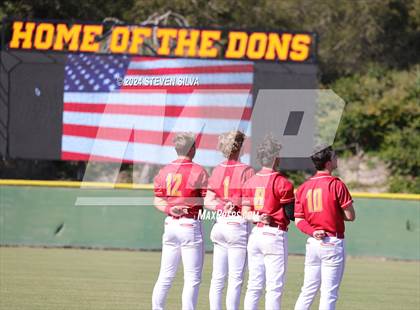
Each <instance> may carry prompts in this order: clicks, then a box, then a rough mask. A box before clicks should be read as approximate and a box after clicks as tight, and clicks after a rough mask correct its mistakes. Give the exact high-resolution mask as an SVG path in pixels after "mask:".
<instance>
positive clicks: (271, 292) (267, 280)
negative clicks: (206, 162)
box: [243, 137, 294, 310]
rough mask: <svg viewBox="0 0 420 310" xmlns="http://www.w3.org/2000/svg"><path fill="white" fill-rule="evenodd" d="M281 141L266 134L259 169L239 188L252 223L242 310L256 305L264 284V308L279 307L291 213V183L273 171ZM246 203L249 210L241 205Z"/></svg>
mask: <svg viewBox="0 0 420 310" xmlns="http://www.w3.org/2000/svg"><path fill="white" fill-rule="evenodd" d="M280 148H281V145H280V144H279V143H278V142H276V141H275V140H274V139H273V138H271V137H267V138H266V139H264V141H263V143H262V144H261V146H260V147H259V148H258V150H257V159H258V160H259V162H260V163H261V165H262V169H261V170H260V171H259V172H257V173H256V175H255V176H253V177H252V178H251V179H249V180H248V181H247V182H246V183H245V186H244V190H243V196H244V198H243V205H244V207H243V212H244V213H245V212H246V214H247V217H249V215H252V220H253V221H254V222H255V223H256V226H255V227H254V228H253V230H252V233H251V235H250V237H249V242H248V269H249V279H248V287H247V292H246V295H245V301H244V308H245V310H254V309H258V302H259V299H260V296H261V293H262V290H263V288H264V285H265V287H266V295H265V309H267V310H277V309H280V304H281V295H282V292H283V288H284V282H285V273H286V267H287V255H288V248H287V247H288V245H287V228H288V225H289V223H290V220H289V217H292V216H293V202H294V194H293V185H292V183H290V182H289V181H288V180H287V179H286V178H285V177H284V176H283V175H282V174H280V173H279V172H278V171H277V167H278V165H279V152H280ZM245 206H249V207H250V209H249V210H250V211H247V209H245Z"/></svg>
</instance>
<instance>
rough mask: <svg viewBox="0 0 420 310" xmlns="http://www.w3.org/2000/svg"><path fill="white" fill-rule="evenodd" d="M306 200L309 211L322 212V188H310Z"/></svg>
mask: <svg viewBox="0 0 420 310" xmlns="http://www.w3.org/2000/svg"><path fill="white" fill-rule="evenodd" d="M306 202H307V203H308V211H309V212H310V213H313V212H321V211H322V189H320V188H315V189H314V190H312V189H310V190H308V192H307V193H306Z"/></svg>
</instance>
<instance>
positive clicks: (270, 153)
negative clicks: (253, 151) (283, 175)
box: [257, 135, 282, 167]
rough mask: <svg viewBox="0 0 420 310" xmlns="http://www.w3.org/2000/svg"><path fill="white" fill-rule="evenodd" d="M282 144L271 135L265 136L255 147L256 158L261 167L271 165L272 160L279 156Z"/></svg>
mask: <svg viewBox="0 0 420 310" xmlns="http://www.w3.org/2000/svg"><path fill="white" fill-rule="evenodd" d="M281 147H282V145H281V144H280V142H279V141H278V140H277V139H275V138H274V137H273V136H272V135H267V136H265V138H264V140H263V142H261V144H260V145H259V146H258V149H257V160H258V162H259V163H260V164H261V165H262V166H263V167H271V165H272V164H273V162H274V160H275V159H276V158H277V157H279V153H280V150H281Z"/></svg>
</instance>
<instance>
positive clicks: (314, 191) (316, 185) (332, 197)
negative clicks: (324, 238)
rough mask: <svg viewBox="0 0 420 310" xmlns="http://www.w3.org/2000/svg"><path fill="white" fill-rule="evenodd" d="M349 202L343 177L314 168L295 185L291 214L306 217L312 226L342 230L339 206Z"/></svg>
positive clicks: (342, 222) (342, 219)
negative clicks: (311, 175) (300, 182)
mask: <svg viewBox="0 0 420 310" xmlns="http://www.w3.org/2000/svg"><path fill="white" fill-rule="evenodd" d="M352 203H353V200H352V198H351V195H350V192H349V190H348V189H347V187H346V185H345V184H344V183H343V181H341V180H340V179H339V178H337V177H334V176H332V175H330V174H329V173H328V172H318V173H317V174H315V175H314V176H313V177H311V178H309V179H308V180H307V181H305V182H304V183H303V184H302V185H301V186H299V188H298V190H297V192H296V202H295V217H296V218H304V219H306V221H308V223H309V224H310V225H311V226H312V227H313V228H315V229H316V230H318V229H323V230H325V231H327V232H330V233H334V234H335V233H337V234H343V233H344V213H343V209H345V208H347V207H348V206H350V205H351V204H352Z"/></svg>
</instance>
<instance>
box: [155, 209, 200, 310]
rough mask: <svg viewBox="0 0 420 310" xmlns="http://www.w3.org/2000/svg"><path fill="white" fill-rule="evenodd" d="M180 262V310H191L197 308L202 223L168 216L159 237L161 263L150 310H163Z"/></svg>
mask: <svg viewBox="0 0 420 310" xmlns="http://www.w3.org/2000/svg"><path fill="white" fill-rule="evenodd" d="M181 258H182V263H183V267H184V288H183V291H182V309H183V310H193V309H195V307H196V305H197V298H198V290H199V286H200V282H201V272H202V269H203V259H204V247H203V229H202V223H201V221H199V220H195V219H191V218H181V219H174V218H172V217H170V216H168V217H167V218H166V219H165V232H164V234H163V237H162V259H161V266H160V272H159V277H158V279H157V282H156V284H155V287H154V289H153V296H152V308H153V310H161V309H164V308H165V303H166V297H167V295H168V291H169V289H170V288H171V285H172V281H173V279H174V278H175V275H176V271H177V269H178V265H179V261H180V259H181Z"/></svg>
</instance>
